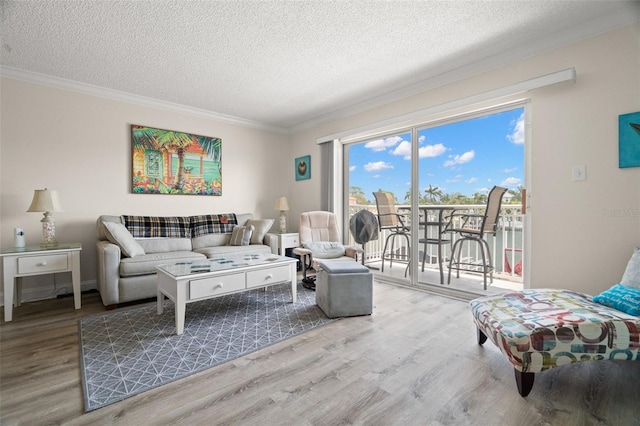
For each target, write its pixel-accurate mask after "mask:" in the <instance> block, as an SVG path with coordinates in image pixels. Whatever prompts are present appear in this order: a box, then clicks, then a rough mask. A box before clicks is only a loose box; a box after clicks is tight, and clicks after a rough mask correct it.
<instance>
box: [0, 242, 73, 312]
mask: <svg viewBox="0 0 640 426" xmlns="http://www.w3.org/2000/svg"><path fill="white" fill-rule="evenodd" d="M81 250H82V245H81V244H80V243H71V244H58V245H57V246H55V247H40V246H27V247H21V248H11V249H8V250H5V251H3V252H2V253H0V256H1V257H2V266H3V268H4V320H5V322H9V321H11V317H12V314H13V305H14V304H15V305H16V306H20V302H21V298H22V277H28V276H33V275H45V274H55V273H58V272H71V281H72V283H73V302H74V305H75V308H76V309H80V303H81V294H80V251H81ZM16 284H17V286H16ZM16 287H17V291H16V292H15V293H14V289H15V288H16Z"/></svg>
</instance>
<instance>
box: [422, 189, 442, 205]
mask: <svg viewBox="0 0 640 426" xmlns="http://www.w3.org/2000/svg"><path fill="white" fill-rule="evenodd" d="M424 193H425V195H426V196H427V200H428V201H430V202H431V203H432V204H435V203H436V201H438V200H440V199H441V198H442V196H443V195H444V194H443V193H442V191H441V190H440V188H438V187H437V186H432V185H429V187H428V188H427V189H425V190H424Z"/></svg>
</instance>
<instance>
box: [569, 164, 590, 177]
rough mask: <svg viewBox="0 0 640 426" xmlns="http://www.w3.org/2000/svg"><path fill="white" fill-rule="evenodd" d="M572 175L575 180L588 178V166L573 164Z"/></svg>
mask: <svg viewBox="0 0 640 426" xmlns="http://www.w3.org/2000/svg"><path fill="white" fill-rule="evenodd" d="M571 176H572V180H573V181H577V180H587V166H585V165H584V164H583V165H579V166H573V168H572V169H571Z"/></svg>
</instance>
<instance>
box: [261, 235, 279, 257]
mask: <svg viewBox="0 0 640 426" xmlns="http://www.w3.org/2000/svg"><path fill="white" fill-rule="evenodd" d="M262 242H263V244H264V245H265V246H269V247H270V248H271V253H272V254H278V236H277V235H276V234H271V233H269V232H267V233H266V234H264V239H263V240H262Z"/></svg>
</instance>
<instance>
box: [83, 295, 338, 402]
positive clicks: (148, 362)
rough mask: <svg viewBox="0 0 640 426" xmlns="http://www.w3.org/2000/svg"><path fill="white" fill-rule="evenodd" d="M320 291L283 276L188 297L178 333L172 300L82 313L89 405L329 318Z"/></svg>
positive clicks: (154, 384) (251, 349) (252, 348)
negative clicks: (294, 291)
mask: <svg viewBox="0 0 640 426" xmlns="http://www.w3.org/2000/svg"><path fill="white" fill-rule="evenodd" d="M315 303H316V298H315V292H313V291H310V290H307V289H305V288H304V287H302V286H300V285H299V286H298V301H297V303H291V285H290V284H280V285H274V286H271V287H267V289H266V291H265V290H264V289H256V290H250V291H246V292H243V293H235V294H230V295H225V296H220V297H217V298H213V299H209V300H203V301H200V302H193V303H189V304H187V309H186V316H185V326H184V333H183V334H182V335H180V336H178V335H176V334H175V333H176V328H175V316H174V313H175V311H174V306H173V302H171V301H169V300H165V307H164V313H163V314H162V315H158V314H157V312H156V305H155V303H153V304H151V305H147V306H144V307H141V308H135V309H128V310H123V311H119V312H112V313H107V314H100V315H98V316H92V317H88V318H83V319H81V320H79V327H78V328H79V333H80V361H81V372H82V386H83V391H84V407H85V411H86V412H88V411H92V410H95V409H97V408H101V407H104V406H106V405H109V404H113V403H114V402H118V401H122V400H123V399H126V398H129V397H131V396H133V395H137V394H139V393H141V392H144V391H147V390H149V389H153V388H156V387H158V386H161V385H164V384H166V383H169V382H172V381H175V380H178V379H181V378H183V377H187V376H189V375H191V374H194V373H197V372H199V371H202V370H205V369H207V368H211V367H214V366H216V365H219V364H222V363H224V362H227V361H230V360H232V359H235V358H238V357H240V356H243V355H246V354H249V353H251V352H255V351H257V350H259V349H262V348H264V347H267V346H269V345H272V344H274V343H277V342H280V341H282V340H285V339H288V338H290V337H293V336H296V335H298V334H301V333H303V332H305V331H309V330H311V329H313V328H316V327H319V326H321V325H324V324H328V323H330V322H333V321H335V320H332V319H329V318H327V316H326V315H325V314H324V313H323V312H322V310H320V308H319V307H318V306H316V304H315Z"/></svg>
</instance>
